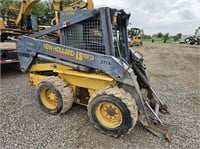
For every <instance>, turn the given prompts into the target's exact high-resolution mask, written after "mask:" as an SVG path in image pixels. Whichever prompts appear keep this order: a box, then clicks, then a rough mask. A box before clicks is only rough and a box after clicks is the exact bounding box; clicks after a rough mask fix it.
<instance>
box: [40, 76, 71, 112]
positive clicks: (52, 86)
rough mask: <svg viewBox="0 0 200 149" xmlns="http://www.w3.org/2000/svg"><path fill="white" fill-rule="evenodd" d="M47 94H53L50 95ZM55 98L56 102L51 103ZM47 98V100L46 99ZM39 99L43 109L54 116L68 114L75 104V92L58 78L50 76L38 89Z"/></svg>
mask: <svg viewBox="0 0 200 149" xmlns="http://www.w3.org/2000/svg"><path fill="white" fill-rule="evenodd" d="M47 92H51V93H50V94H48V93H47ZM51 94H52V96H55V97H54V98H55V99H54V101H56V103H55V104H54V102H52V101H50V100H51V99H50V98H51V97H49V96H51ZM44 96H45V98H44ZM37 98H38V102H39V104H40V106H41V108H42V109H43V110H44V111H45V112H47V113H49V114H52V115H56V114H62V113H65V112H67V111H68V110H69V109H70V108H71V107H72V104H73V101H74V98H73V92H72V89H71V87H70V86H68V84H67V83H66V82H65V81H64V80H63V79H60V78H58V77H56V76H50V77H47V78H45V79H44V80H43V81H41V82H40V83H39V85H38V87H37Z"/></svg>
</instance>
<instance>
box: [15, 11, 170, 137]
mask: <svg viewBox="0 0 200 149" xmlns="http://www.w3.org/2000/svg"><path fill="white" fill-rule="evenodd" d="M129 16H130V15H129V14H126V13H125V12H124V11H123V10H116V9H111V8H99V9H94V10H79V11H72V12H67V13H66V12H63V13H61V16H60V18H61V23H60V24H58V25H55V26H53V27H51V28H49V29H46V30H43V31H41V32H38V33H35V34H33V35H31V37H28V36H21V37H20V38H19V39H18V41H17V51H18V57H19V61H20V67H21V70H22V71H24V72H25V71H27V70H30V72H31V73H30V82H31V83H32V84H34V85H37V84H38V83H39V82H40V81H41V80H42V79H43V78H44V77H47V76H49V75H57V76H59V77H60V78H63V79H64V80H65V81H66V82H68V83H69V84H71V86H72V88H73V90H74V94H75V93H76V91H75V89H76V87H81V88H87V89H88V92H89V96H92V95H93V94H94V92H95V91H97V90H99V89H100V88H103V87H106V86H119V87H120V88H123V89H124V90H125V91H127V92H128V93H130V94H131V95H132V97H134V99H135V101H136V104H137V107H138V111H139V114H140V117H139V120H140V122H141V123H142V124H143V125H144V126H145V127H146V128H147V129H149V130H150V131H152V132H153V133H154V134H156V135H157V136H161V137H165V138H168V139H169V134H168V129H167V126H166V125H165V124H163V122H162V121H161V120H160V118H159V116H158V109H160V110H161V111H162V110H163V111H164V110H166V111H167V108H166V107H165V104H163V102H162V101H161V100H160V99H159V98H158V99H154V98H152V97H151V98H152V99H150V100H152V101H154V102H152V103H154V105H155V107H156V109H157V110H154V109H153V107H151V105H150V104H149V103H148V101H149V99H148V100H146V99H145V98H144V97H143V95H142V93H141V91H140V90H141V89H142V88H144V89H146V90H147V91H148V92H149V94H150V95H151V96H152V94H154V95H156V94H155V92H154V90H153V89H152V88H151V87H150V84H149V83H148V77H147V75H146V71H145V67H144V66H143V64H142V57H141V55H140V54H139V53H137V52H132V51H131V50H130V49H129V48H128V35H127V24H128V23H127V22H128V19H129ZM89 22H90V23H89ZM94 22H95V25H94ZM88 25H89V26H90V27H92V29H93V30H94V29H98V30H95V31H94V32H93V34H95V36H96V35H97V36H98V37H95V38H91V36H90V32H92V31H93V30H89V29H90V28H88V27H87V26H88ZM74 28H75V29H74ZM57 30H60V33H61V34H60V38H59V42H58V43H56V42H55V41H45V40H41V39H36V38H39V37H41V36H43V35H46V34H48V33H51V32H54V31H57ZM84 32H87V33H88V34H84V35H83V36H82V37H81V36H80V35H78V36H74V35H76V34H79V33H84ZM77 38H78V39H77ZM93 39H95V41H93ZM94 46H95V47H94ZM83 47H85V48H83ZM88 47H90V48H88ZM95 49H98V50H99V51H97V52H96V51H95ZM138 78H139V79H140V81H141V80H142V82H144V83H143V85H142V83H138ZM74 80H79V81H78V82H77V81H74ZM90 81H91V83H90V85H88V82H90ZM156 97H157V95H156ZM75 101H76V102H77V103H81V101H78V100H75ZM82 104H87V102H86V103H84V102H82ZM148 112H150V113H151V114H153V117H154V121H152V120H151V118H150V117H149V116H148V114H147V113H148Z"/></svg>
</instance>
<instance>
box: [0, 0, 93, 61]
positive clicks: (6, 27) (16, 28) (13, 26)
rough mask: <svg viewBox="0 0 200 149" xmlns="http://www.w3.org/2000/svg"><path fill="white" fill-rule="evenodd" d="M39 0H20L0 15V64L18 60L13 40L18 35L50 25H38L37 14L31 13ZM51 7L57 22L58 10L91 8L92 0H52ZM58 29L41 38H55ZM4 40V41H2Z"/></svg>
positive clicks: (57, 34)
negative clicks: (18, 3)
mask: <svg viewBox="0 0 200 149" xmlns="http://www.w3.org/2000/svg"><path fill="white" fill-rule="evenodd" d="M39 1H40V0H22V1H21V3H20V7H19V9H18V8H15V7H13V6H9V7H8V10H7V12H6V14H5V15H2V16H1V17H0V41H1V42H0V52H1V53H0V57H1V60H0V64H7V63H15V62H18V58H17V53H16V45H15V41H16V39H17V37H18V36H20V35H23V34H32V33H34V32H36V31H39V30H43V29H46V28H49V27H50V24H49V25H40V24H39V25H38V16H36V15H31V14H30V10H31V8H32V7H33V6H34V5H35V4H36V3H38V2H39ZM52 5H53V8H54V11H55V19H53V21H54V20H56V21H55V23H54V25H55V24H58V23H59V12H60V11H66V10H69V11H71V10H74V9H84V8H86V9H92V8H93V1H92V0H88V1H87V2H85V1H82V0H77V1H74V2H71V1H70V2H69V3H67V4H65V3H64V2H63V0H54V1H53V3H52ZM11 14H15V15H16V18H14V17H11ZM48 19H49V18H48ZM52 25H53V24H52ZM58 36H59V31H57V32H56V34H55V32H54V33H50V34H47V35H45V37H43V38H53V39H55V38H57V37H58ZM3 42H4V43H3Z"/></svg>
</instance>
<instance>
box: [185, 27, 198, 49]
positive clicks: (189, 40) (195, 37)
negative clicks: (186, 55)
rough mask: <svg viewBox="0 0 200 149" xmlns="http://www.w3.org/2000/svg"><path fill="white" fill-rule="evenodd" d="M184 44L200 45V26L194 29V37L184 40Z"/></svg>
mask: <svg viewBox="0 0 200 149" xmlns="http://www.w3.org/2000/svg"><path fill="white" fill-rule="evenodd" d="M185 43H188V44H191V45H194V44H197V45H200V26H199V27H198V28H197V29H196V31H195V33H194V36H190V37H187V38H185Z"/></svg>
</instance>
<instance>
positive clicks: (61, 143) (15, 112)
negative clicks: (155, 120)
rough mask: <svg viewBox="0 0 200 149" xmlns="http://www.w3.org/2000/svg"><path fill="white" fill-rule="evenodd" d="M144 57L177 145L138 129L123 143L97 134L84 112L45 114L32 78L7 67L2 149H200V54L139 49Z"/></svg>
mask: <svg viewBox="0 0 200 149" xmlns="http://www.w3.org/2000/svg"><path fill="white" fill-rule="evenodd" d="M135 49H137V50H139V51H140V52H141V53H143V54H144V57H145V62H146V65H147V67H148V70H149V75H150V77H151V83H152V86H153V87H154V89H155V90H156V91H157V93H158V95H159V96H160V98H161V99H163V100H164V101H165V102H166V103H167V104H168V106H169V108H170V113H171V114H170V115H165V116H162V115H161V116H162V119H163V121H164V122H165V123H167V124H169V126H170V132H171V136H172V142H171V143H168V142H167V141H166V140H163V139H160V138H158V137H156V136H154V135H153V134H151V133H150V132H148V131H147V130H146V129H144V128H143V126H142V125H141V124H140V123H137V124H136V126H135V128H134V130H133V131H132V132H131V133H130V134H128V135H125V136H123V137H121V138H112V137H109V136H106V135H103V134H101V133H100V132H99V131H98V130H96V129H95V128H93V126H92V125H91V124H90V122H89V118H88V116H87V110H86V108H85V107H82V106H79V105H74V106H73V107H72V109H71V110H70V111H69V112H68V113H66V114H64V115H61V116H52V115H48V114H47V113H45V112H43V111H42V110H41V108H40V106H39V104H38V102H37V100H36V96H35V95H36V93H35V90H34V88H33V87H31V86H29V84H28V74H23V73H21V72H20V71H18V70H16V69H14V68H15V65H14V66H3V67H2V74H1V81H0V83H1V86H0V89H1V90H0V91H1V95H0V134H1V135H0V148H15V149H16V148H113V149H114V148H124V149H127V148H136V149H140V148H141V149H145V148H155V149H156V148H161V149H162V148H170V149H174V148H185V149H188V148H191V149H197V148H200V139H199V138H200V115H199V113H200V94H199V90H200V67H199V64H200V48H199V47H198V46H188V45H173V44H166V45H162V44H144V45H143V46H141V47H135Z"/></svg>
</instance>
